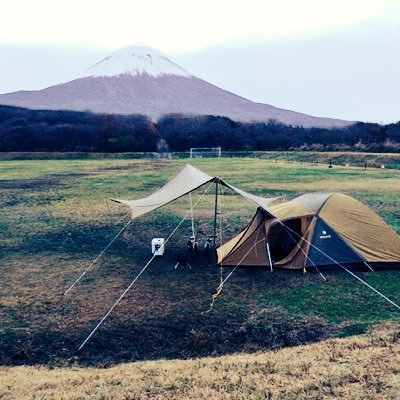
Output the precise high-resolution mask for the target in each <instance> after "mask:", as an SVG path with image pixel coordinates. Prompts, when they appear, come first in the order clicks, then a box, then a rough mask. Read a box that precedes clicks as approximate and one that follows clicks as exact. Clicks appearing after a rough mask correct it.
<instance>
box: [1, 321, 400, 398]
mask: <svg viewBox="0 0 400 400" xmlns="http://www.w3.org/2000/svg"><path fill="white" fill-rule="evenodd" d="M399 334H400V332H399V329H398V326H397V327H395V326H390V325H385V326H380V327H379V328H375V329H373V330H372V331H370V332H369V333H368V334H365V335H362V336H355V337H352V338H346V339H335V340H332V339H330V340H327V341H322V342H320V343H314V344H311V345H310V344H309V345H304V346H299V347H290V348H286V349H282V350H279V351H267V352H257V353H255V354H240V355H231V356H223V357H215V358H200V359H195V360H183V361H182V360H173V361H167V360H157V361H146V362H136V363H126V364H120V365H118V366H114V367H111V368H107V369H99V368H80V367H77V366H72V367H70V368H48V367H43V366H32V367H26V366H25V367H0V398H2V399H9V400H21V399H47V400H56V399H57V400H58V399H63V400H73V399H74V400H75V399H82V400H83V399H99V400H100V399H102V400H126V399H135V400H145V399H167V400H168V399H196V400H197V399H246V400H261V399H271V400H273V399H274V400H275V399H281V400H287V399H293V400H294V399H341V400H344V399H371V400H372V399H386V400H397V399H398V398H399V393H400V378H399V374H400V339H399Z"/></svg>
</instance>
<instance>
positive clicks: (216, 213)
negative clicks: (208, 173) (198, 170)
mask: <svg viewBox="0 0 400 400" xmlns="http://www.w3.org/2000/svg"><path fill="white" fill-rule="evenodd" d="M218 182H219V179H218V178H216V179H215V200H214V233H213V236H214V238H213V241H214V249H216V248H217V216H218Z"/></svg>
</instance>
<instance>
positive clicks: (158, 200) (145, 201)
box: [111, 164, 278, 219]
mask: <svg viewBox="0 0 400 400" xmlns="http://www.w3.org/2000/svg"><path fill="white" fill-rule="evenodd" d="M208 182H215V183H220V184H222V185H224V186H226V187H228V188H230V189H232V190H233V191H235V192H236V193H237V194H239V195H241V196H242V197H244V198H246V199H247V200H249V201H251V202H252V203H254V204H256V205H257V206H259V207H263V208H265V209H266V208H267V207H268V206H269V205H270V204H271V203H273V202H275V201H276V200H278V198H276V197H275V198H265V197H261V196H256V195H254V194H251V193H247V192H245V191H244V190H241V189H238V188H236V187H235V186H232V185H230V184H228V183H227V182H225V181H224V180H223V179H221V178H219V177H216V176H215V177H212V176H210V175H208V174H206V173H204V172H203V171H200V170H199V169H197V168H195V167H193V166H192V165H190V164H186V165H185V166H184V167H183V168H182V169H181V170H180V171H179V172H178V173H177V174H176V175H175V176H174V177H173V178H171V179H170V180H169V181H168V182H167V183H166V184H165V185H164V186H162V187H161V188H160V189H158V190H156V191H155V192H153V193H152V194H150V195H149V196H147V197H144V198H142V199H138V200H122V199H111V200H113V201H116V202H117V203H122V204H125V205H127V206H129V207H130V209H131V218H132V219H134V218H137V217H139V216H140V215H144V214H147V213H148V212H150V211H153V210H155V209H157V208H160V207H162V206H165V205H166V204H168V203H171V202H172V201H174V200H176V199H178V198H180V197H182V196H184V195H186V194H189V193H191V192H193V191H194V190H195V189H197V188H199V187H200V186H203V185H204V184H206V183H208Z"/></svg>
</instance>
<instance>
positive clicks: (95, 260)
mask: <svg viewBox="0 0 400 400" xmlns="http://www.w3.org/2000/svg"><path fill="white" fill-rule="evenodd" d="M131 222H132V218H130V219H129V221H128V222H127V223H126V224H125V225H124V226H123V227H122V229H121V230H120V231H119V232H118V233H117V235H116V236H115V237H114V238H113V239H112V240H111V242H110V243H108V245H107V246H106V247H105V248H104V250H103V251H102V252H101V253H100V254H99V255H98V256H97V257H96V258H95V259H94V260H93V261H92V263H91V264H90V265H89V266H88V267H87V268H86V269H85V270H84V271H83V272H82V273H81V274H80V275H79V277H78V278H77V279H76V280H75V282H74V283H73V284H72V285H71V286H70V287H69V288H68V289H67V290H66V291H65V292H64V296H65V295H66V294H68V293H69V292H70V291H71V289H72V288H73V287H74V286H75V285H76V284H77V283H78V282H79V281H80V280H81V279H82V278H83V277H84V276H85V275H86V273H87V272H88V271H89V270H90V269H91V268H92V267H93V265H94V264H95V263H96V262H97V261H98V260H99V259H100V257H101V256H102V255H103V254H104V253H105V252H106V251H107V250H108V248H109V247H110V246H111V245H112V244H113V243H114V242H115V240H116V239H117V238H118V237H119V236H120V235H121V233H122V232H123V231H124V230H125V229H126V228H127V227H128V225H129V224H130V223H131Z"/></svg>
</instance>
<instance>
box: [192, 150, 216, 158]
mask: <svg viewBox="0 0 400 400" xmlns="http://www.w3.org/2000/svg"><path fill="white" fill-rule="evenodd" d="M203 157H218V158H219V157H221V147H191V148H190V158H203Z"/></svg>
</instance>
